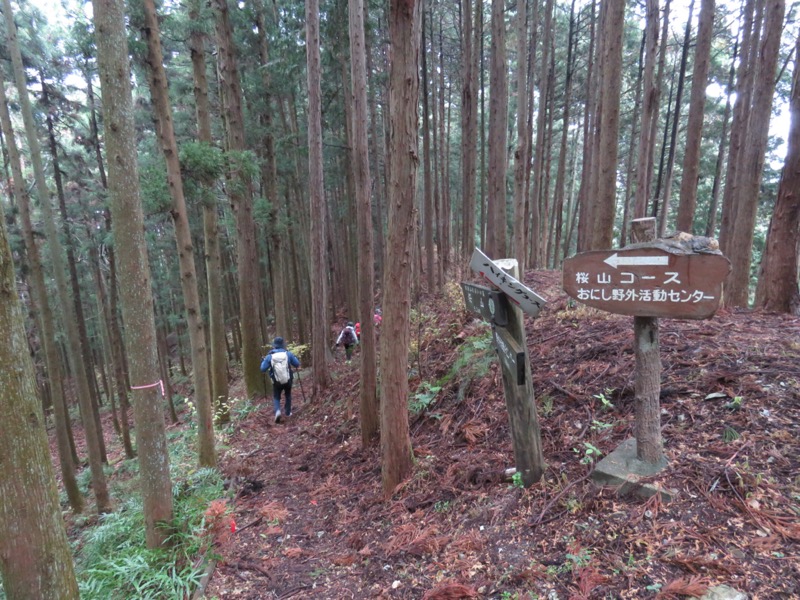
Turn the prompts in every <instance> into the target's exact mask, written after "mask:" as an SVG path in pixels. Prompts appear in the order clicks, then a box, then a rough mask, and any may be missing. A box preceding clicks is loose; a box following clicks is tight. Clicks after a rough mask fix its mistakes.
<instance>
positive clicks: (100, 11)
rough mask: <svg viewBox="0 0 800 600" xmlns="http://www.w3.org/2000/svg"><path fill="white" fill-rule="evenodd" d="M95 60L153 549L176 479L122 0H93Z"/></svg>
mask: <svg viewBox="0 0 800 600" xmlns="http://www.w3.org/2000/svg"><path fill="white" fill-rule="evenodd" d="M92 6H93V8H94V26H95V31H96V32H97V57H98V59H97V62H98V66H99V71H100V87H101V92H102V98H103V116H104V117H105V119H104V125H105V133H106V136H105V139H106V152H107V155H108V157H109V161H108V166H109V172H108V181H109V195H110V200H111V213H112V215H113V222H114V242H115V244H116V245H117V248H118V249H124V252H119V255H118V259H119V265H118V266H119V270H120V299H121V300H122V316H123V320H124V322H125V341H126V348H127V352H128V360H129V362H130V380H131V383H132V384H133V386H132V389H133V406H134V414H135V421H136V449H137V451H138V453H139V465H140V466H139V471H140V474H141V477H140V478H141V485H142V497H143V499H144V515H145V537H146V540H147V545H148V547H150V548H155V547H158V546H161V545H162V544H163V543H164V542H165V541H166V540H167V539H168V537H169V535H170V523H171V521H172V486H171V482H170V476H169V455H168V453H167V438H166V433H165V430H164V417H163V413H162V412H161V402H160V400H159V397H158V389H157V387H156V386H157V383H158V382H157V381H155V382H154V380H155V379H156V377H157V376H158V354H157V351H156V327H155V319H154V316H153V302H152V296H151V291H150V290H151V289H152V288H151V287H150V285H151V276H150V267H149V263H148V259H147V246H146V244H145V239H144V214H143V212H142V203H141V199H140V197H139V173H138V166H137V154H136V133H135V129H134V122H133V98H132V94H131V80H130V68H129V63H128V38H127V35H126V31H125V13H124V10H123V4H122V2H121V1H120V0H93V2H92Z"/></svg>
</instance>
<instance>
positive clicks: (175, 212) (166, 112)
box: [143, 0, 217, 467]
mask: <svg viewBox="0 0 800 600" xmlns="http://www.w3.org/2000/svg"><path fill="white" fill-rule="evenodd" d="M143 5H144V23H145V26H144V30H143V33H144V36H145V38H146V40H147V65H148V74H149V78H148V82H149V84H150V95H151V97H152V100H153V105H154V107H155V113H154V115H155V122H156V131H157V133H158V138H159V142H160V144H161V152H162V153H163V155H164V160H165V161H166V163H167V186H168V188H169V192H170V196H171V197H172V210H171V211H170V214H171V215H172V222H173V224H174V226H175V243H176V245H177V250H178V261H179V264H180V273H181V276H180V279H181V290H182V292H183V304H184V307H185V310H186V322H187V326H188V328H189V346H190V352H191V355H192V379H193V382H194V400H195V406H196V407H197V442H198V451H197V454H198V462H199V464H200V466H201V467H215V466H216V465H217V456H216V451H215V449H214V423H213V410H212V407H211V382H210V381H209V370H208V347H207V346H206V330H205V323H203V314H202V311H201V308H200V295H199V293H198V290H197V272H196V269H195V265H194V248H193V245H192V232H191V231H190V229H189V217H188V215H187V213H186V199H185V197H184V194H183V180H182V179H181V165H180V161H179V158H178V144H177V142H176V141H175V129H174V127H173V125H172V107H171V106H170V104H169V90H168V88H167V74H166V71H165V69H164V59H163V56H162V52H161V32H160V30H159V26H158V16H157V15H156V7H155V4H154V1H153V0H144V2H143Z"/></svg>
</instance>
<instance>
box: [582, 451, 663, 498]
mask: <svg viewBox="0 0 800 600" xmlns="http://www.w3.org/2000/svg"><path fill="white" fill-rule="evenodd" d="M666 467H667V459H666V458H663V460H662V461H661V462H659V463H657V464H650V463H647V462H644V461H643V460H639V459H638V458H637V457H636V440H635V439H634V438H630V439H627V440H625V441H624V442H622V444H620V445H619V447H617V449H616V450H614V451H613V452H612V453H611V454H609V455H608V456H606V457H605V458H604V459H603V460H601V461H599V462H598V463H597V464H596V465H595V467H594V472H593V473H592V481H594V482H595V483H596V484H597V485H601V486H614V487H616V488H619V490H618V491H619V494H620V495H623V496H624V495H627V494H636V495H637V496H641V497H643V498H649V497H650V496H653V495H655V494H661V500H663V501H665V502H669V501H670V500H672V498H674V497H675V496H676V495H677V493H678V492H677V490H670V489H666V488H662V487H659V486H656V485H653V484H652V483H641V481H640V480H641V479H644V478H647V477H651V476H653V475H655V474H656V473H659V472H661V471H663V470H664V469H665V468H666Z"/></svg>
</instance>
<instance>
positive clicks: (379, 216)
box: [362, 4, 386, 427]
mask: <svg viewBox="0 0 800 600" xmlns="http://www.w3.org/2000/svg"><path fill="white" fill-rule="evenodd" d="M364 22H365V23H368V22H369V4H367V5H366V6H364ZM374 36H375V33H374V28H370V29H369V30H368V31H366V37H365V41H364V53H365V54H366V60H367V73H368V74H369V73H373V70H372V48H373V43H374ZM367 79H369V78H367ZM367 84H368V88H369V89H368V99H369V128H370V131H371V132H372V135H371V136H370V138H369V144H370V146H369V154H370V155H371V156H372V160H373V163H372V165H373V166H372V167H371V170H372V173H375V174H376V176H375V178H374V183H373V184H372V189H373V200H374V203H375V207H374V209H373V216H372V219H373V224H372V229H373V231H374V232H375V248H374V251H373V254H374V257H375V280H376V281H381V280H382V278H383V254H384V253H383V249H384V247H385V243H384V234H383V231H384V218H383V199H384V198H385V197H386V182H385V181H384V180H382V179H381V176H380V172H381V168H380V165H381V156H380V154H379V151H378V149H379V148H381V147H382V145H383V144H382V140H383V136H382V135H381V130H380V128H379V127H378V101H377V97H378V93H377V90H376V88H377V87H378V84H377V82H373V83H372V85H369V81H367ZM383 160H384V161H385V160H386V157H385V156H384V157H383ZM362 427H363V425H362Z"/></svg>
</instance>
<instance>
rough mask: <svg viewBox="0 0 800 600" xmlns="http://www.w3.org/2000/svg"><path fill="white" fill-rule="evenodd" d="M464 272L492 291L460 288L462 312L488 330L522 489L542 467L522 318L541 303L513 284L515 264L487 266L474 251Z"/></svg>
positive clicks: (490, 262)
mask: <svg viewBox="0 0 800 600" xmlns="http://www.w3.org/2000/svg"><path fill="white" fill-rule="evenodd" d="M470 267H471V268H472V270H473V271H475V272H476V273H478V274H479V275H481V276H482V277H484V278H485V279H486V280H487V281H488V282H489V283H491V284H492V285H493V286H495V288H497V289H492V288H487V287H484V286H479V285H474V284H471V283H462V284H461V286H462V288H463V289H464V301H465V302H466V305H467V309H468V310H470V311H472V312H476V313H478V314H480V315H481V316H482V317H483V318H484V319H486V320H487V321H489V322H490V323H491V324H492V336H493V338H494V343H495V348H496V349H497V355H498V358H499V360H500V367H501V371H502V372H503V391H504V395H505V399H506V408H507V410H508V422H509V428H510V430H511V439H512V443H513V445H514V460H515V461H516V468H517V473H520V474H521V476H522V482H523V484H524V485H525V487H528V486H530V485H532V484H534V483H536V482H537V481H539V479H541V477H542V473H544V467H545V464H544V458H543V454H542V435H541V431H540V429H539V418H538V416H537V414H536V401H535V398H534V395H533V381H532V378H531V365H530V361H529V360H528V349H527V345H528V344H527V340H526V337H525V323H524V320H523V315H522V313H523V311H524V312H526V313H528V314H530V315H532V316H536V315H537V314H539V309H540V308H541V307H542V306H544V304H545V300H544V299H543V298H542V297H540V296H539V295H538V294H536V293H535V292H534V291H533V290H531V289H529V288H527V287H526V286H525V285H523V284H522V283H521V282H520V281H519V279H518V277H519V266H518V264H517V261H516V259H513V258H507V259H502V260H495V261H493V260H491V259H489V257H487V256H486V255H485V254H484V253H483V252H481V251H480V250H478V249H477V248H476V249H475V252H474V253H473V255H472V260H471V261H470Z"/></svg>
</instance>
